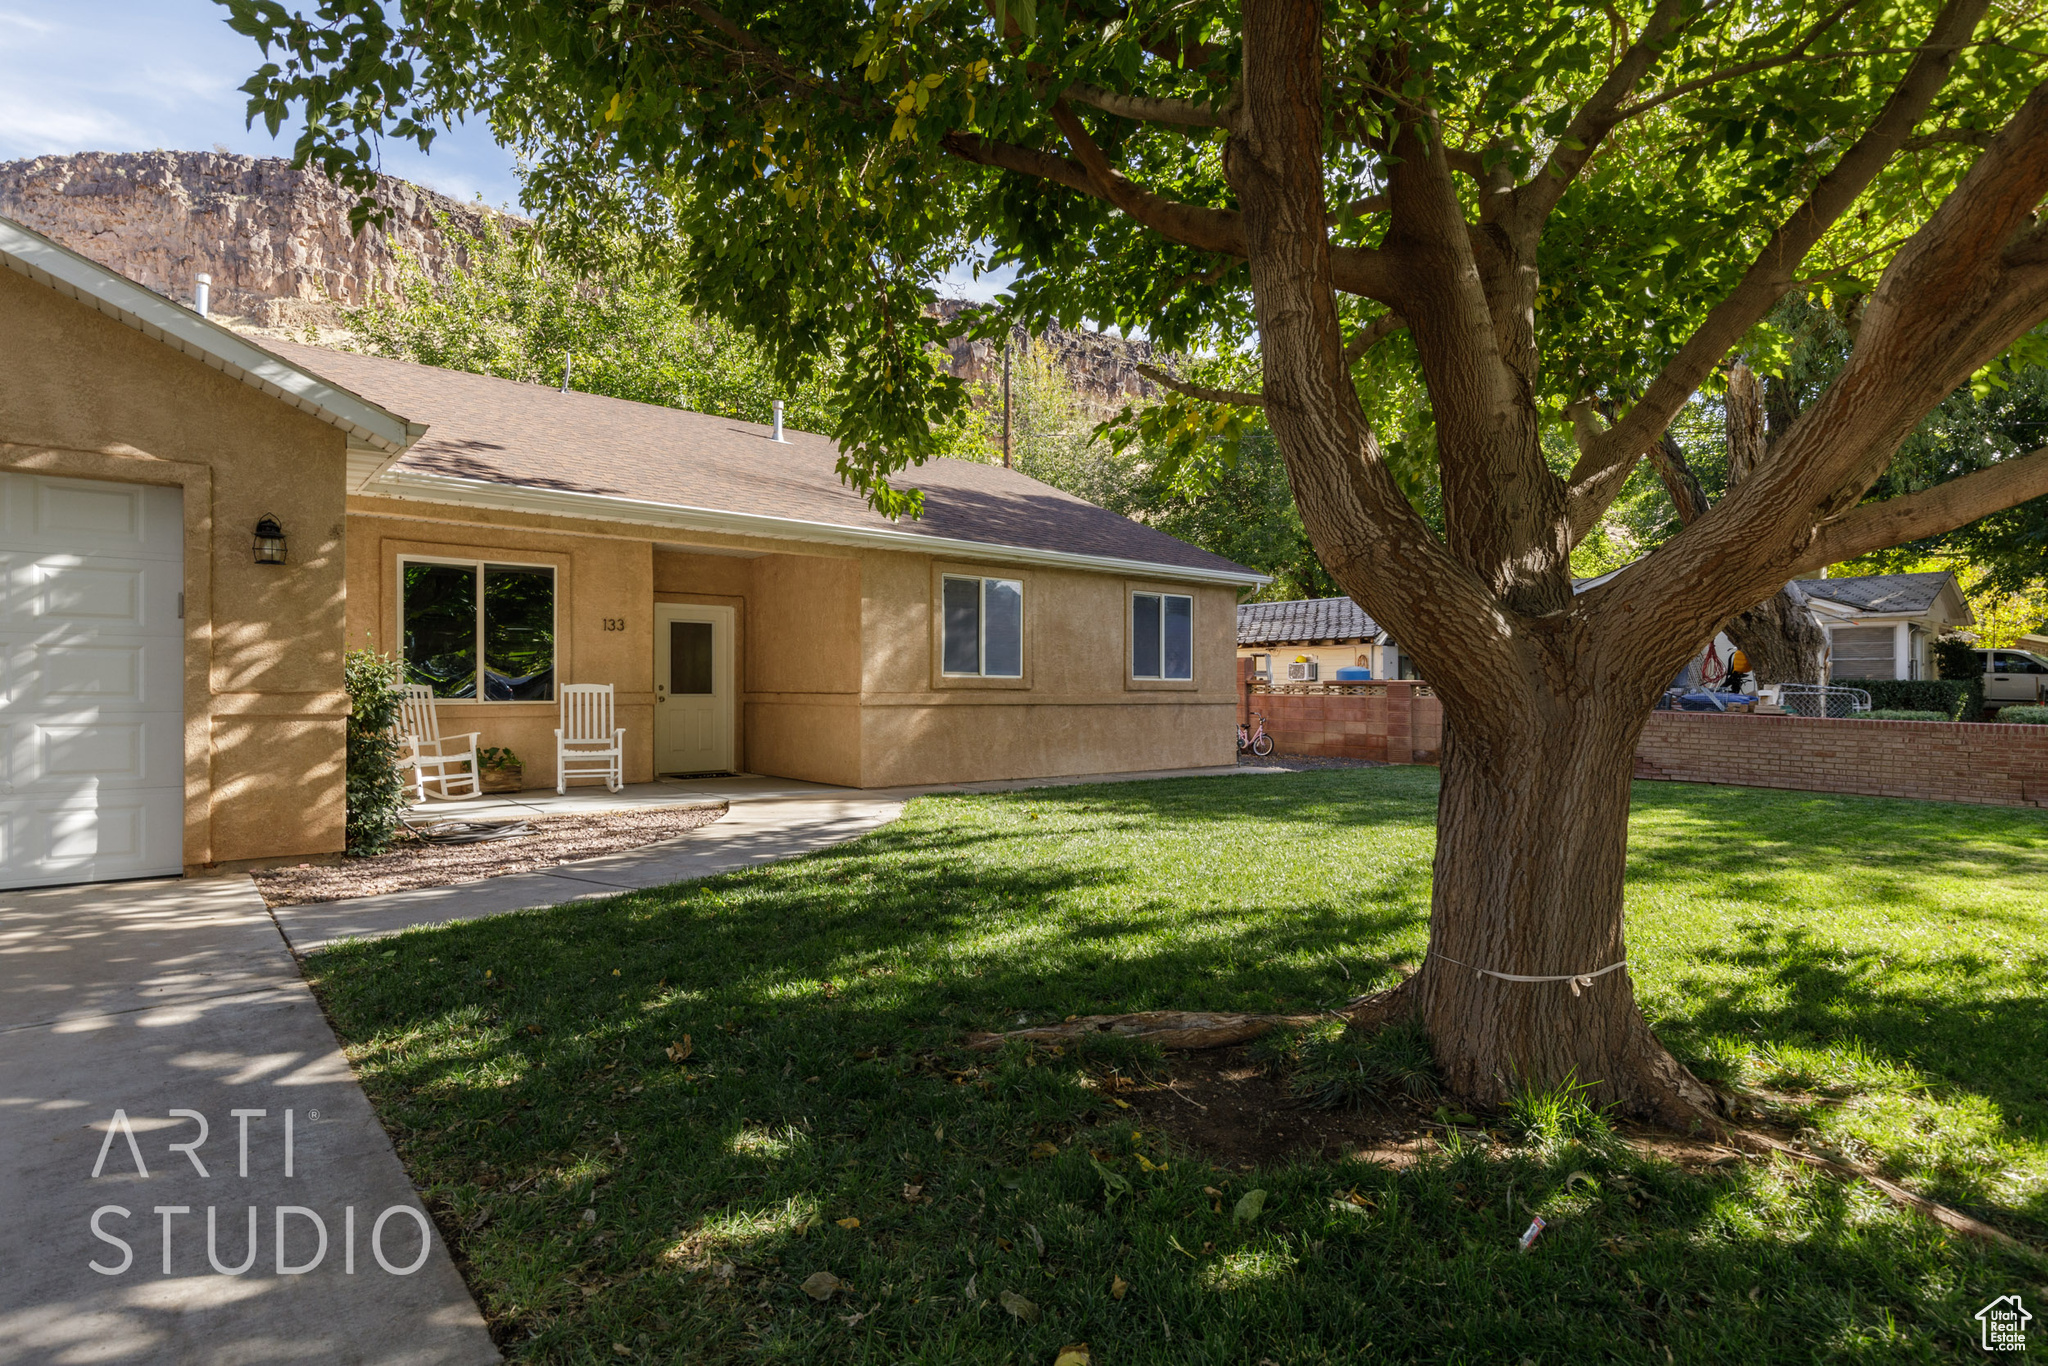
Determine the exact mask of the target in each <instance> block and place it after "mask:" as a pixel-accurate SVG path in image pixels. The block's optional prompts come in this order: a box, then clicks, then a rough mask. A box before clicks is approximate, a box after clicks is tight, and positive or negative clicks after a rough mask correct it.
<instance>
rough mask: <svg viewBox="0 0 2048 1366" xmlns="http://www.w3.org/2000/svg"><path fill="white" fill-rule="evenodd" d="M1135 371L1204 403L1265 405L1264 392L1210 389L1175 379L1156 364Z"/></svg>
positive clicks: (1237, 405)
mask: <svg viewBox="0 0 2048 1366" xmlns="http://www.w3.org/2000/svg"><path fill="white" fill-rule="evenodd" d="M1137 371H1138V373H1139V374H1141V375H1143V376H1144V377H1145V378H1146V379H1149V380H1151V381H1152V382H1153V383H1154V384H1158V385H1161V386H1163V387H1165V388H1168V389H1171V390H1173V391H1174V392H1175V393H1176V394H1186V395H1187V396H1188V397H1189V398H1198V399H1201V400H1202V401H1203V402H1204V403H1227V404H1231V405H1233V406H1234V407H1238V408H1263V407H1265V406H1266V396H1265V395H1264V394H1253V393H1247V392H1246V391H1245V390H1242V389H1211V388H1209V387H1208V386H1207V385H1204V384H1190V383H1188V382H1187V381H1186V380H1184V379H1175V378H1174V377H1173V376H1172V375H1169V374H1167V373H1166V372H1165V371H1164V370H1162V369H1160V368H1159V367H1158V366H1156V365H1140V366H1138V367H1137Z"/></svg>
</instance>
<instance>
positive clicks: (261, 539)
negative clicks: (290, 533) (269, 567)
mask: <svg viewBox="0 0 2048 1366" xmlns="http://www.w3.org/2000/svg"><path fill="white" fill-rule="evenodd" d="M256 563H258V564H283V563H284V528H283V527H281V526H279V525H278V524H277V518H275V517H273V516H271V515H270V514H269V513H267V512H266V513H264V514H263V520H262V521H260V522H258V523H256Z"/></svg>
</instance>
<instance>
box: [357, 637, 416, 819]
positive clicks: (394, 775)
mask: <svg viewBox="0 0 2048 1366" xmlns="http://www.w3.org/2000/svg"><path fill="white" fill-rule="evenodd" d="M341 677H342V685H343V686H344V687H346V688H347V689H348V759H347V768H346V770H345V772H346V775H347V777H346V792H347V795H346V802H347V808H348V825H347V840H348V852H349V853H351V854H357V855H367V854H381V853H383V852H384V851H385V850H386V849H388V848H390V847H391V837H392V836H393V835H394V834H396V833H397V831H398V817H399V814H400V813H401V812H403V811H404V810H405V806H406V802H405V779H404V777H403V775H401V774H400V773H399V771H398V740H397V738H396V737H395V736H394V735H393V734H392V723H393V722H394V721H396V720H397V719H398V685H399V683H400V682H402V681H403V670H402V666H401V665H400V664H399V662H398V661H397V660H395V659H387V658H385V657H384V656H383V655H380V654H378V653H377V652H376V651H374V650H350V651H349V652H348V654H347V655H346V656H345V657H344V658H343V660H342V666H341Z"/></svg>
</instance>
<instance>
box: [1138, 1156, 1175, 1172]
mask: <svg viewBox="0 0 2048 1366" xmlns="http://www.w3.org/2000/svg"><path fill="white" fill-rule="evenodd" d="M1137 1158H1138V1165H1139V1166H1141V1167H1143V1168H1144V1169H1145V1170H1146V1171H1148V1172H1163V1171H1165V1170H1166V1169H1167V1167H1168V1166H1169V1165H1171V1164H1170V1163H1166V1162H1154V1161H1153V1160H1152V1159H1151V1158H1149V1157H1147V1156H1145V1154H1143V1153H1139V1154H1137Z"/></svg>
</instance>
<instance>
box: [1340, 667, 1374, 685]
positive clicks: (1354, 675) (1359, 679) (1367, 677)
mask: <svg viewBox="0 0 2048 1366" xmlns="http://www.w3.org/2000/svg"><path fill="white" fill-rule="evenodd" d="M1337 681H1338V682H1339V683H1370V682H1372V670H1371V669H1359V668H1345V669H1339V670H1337Z"/></svg>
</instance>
